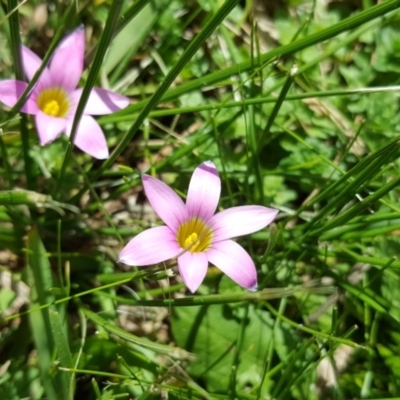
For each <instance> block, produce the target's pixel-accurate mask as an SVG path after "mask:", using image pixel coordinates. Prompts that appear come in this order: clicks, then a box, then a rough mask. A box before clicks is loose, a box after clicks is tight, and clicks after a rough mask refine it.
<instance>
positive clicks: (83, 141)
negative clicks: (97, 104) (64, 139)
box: [67, 115, 109, 160]
mask: <svg viewBox="0 0 400 400" xmlns="http://www.w3.org/2000/svg"><path fill="white" fill-rule="evenodd" d="M71 129H72V119H71V120H70V121H69V123H68V129H67V135H68V136H70V134H71ZM74 144H75V146H77V147H79V148H80V149H81V150H82V151H84V152H85V153H87V154H89V155H91V156H92V157H94V158H97V159H99V160H104V159H105V158H107V157H108V155H109V153H108V147H107V142H106V138H105V136H104V133H103V131H102V130H101V128H100V125H99V124H98V123H97V122H96V121H95V120H94V118H92V117H91V116H89V115H83V116H82V118H81V120H80V122H79V125H78V130H77V132H76V136H75V139H74Z"/></svg>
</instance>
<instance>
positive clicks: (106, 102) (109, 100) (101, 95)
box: [73, 88, 130, 115]
mask: <svg viewBox="0 0 400 400" xmlns="http://www.w3.org/2000/svg"><path fill="white" fill-rule="evenodd" d="M82 90H83V89H76V90H75V91H74V93H73V97H74V99H77V101H76V100H75V101H76V103H77V104H78V101H79V99H80V97H81V95H82ZM129 103H130V100H129V99H128V98H127V97H125V96H122V95H120V94H118V93H114V92H111V91H110V90H106V89H101V88H93V89H92V91H91V92H90V96H89V99H88V101H87V103H86V107H85V111H84V113H85V114H89V115H103V114H111V113H113V112H115V111H118V110H121V109H122V108H125V107H127V106H129Z"/></svg>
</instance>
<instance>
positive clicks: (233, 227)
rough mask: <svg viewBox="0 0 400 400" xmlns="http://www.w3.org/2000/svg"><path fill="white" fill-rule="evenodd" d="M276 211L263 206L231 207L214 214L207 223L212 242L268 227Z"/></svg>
mask: <svg viewBox="0 0 400 400" xmlns="http://www.w3.org/2000/svg"><path fill="white" fill-rule="evenodd" d="M277 214H278V210H275V209H273V208H267V207H263V206H241V207H232V208H228V209H227V210H224V211H221V212H219V213H217V214H215V215H214V216H213V217H212V218H211V219H210V221H209V222H208V224H209V226H210V227H211V229H212V230H213V231H214V242H215V241H220V240H225V239H230V238H234V237H238V236H242V235H248V234H249V233H253V232H256V231H259V230H260V229H263V228H265V227H266V226H267V225H269V224H270V223H271V222H272V221H273V220H274V219H275V217H276V215H277Z"/></svg>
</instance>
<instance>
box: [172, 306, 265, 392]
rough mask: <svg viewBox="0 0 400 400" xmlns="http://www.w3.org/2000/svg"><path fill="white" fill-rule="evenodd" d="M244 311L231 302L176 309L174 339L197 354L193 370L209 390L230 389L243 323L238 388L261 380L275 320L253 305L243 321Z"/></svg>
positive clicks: (173, 327)
mask: <svg viewBox="0 0 400 400" xmlns="http://www.w3.org/2000/svg"><path fill="white" fill-rule="evenodd" d="M242 311H243V309H242V308H233V307H230V306H229V305H212V306H202V307H190V308H189V307H187V308H174V317H173V319H172V332H173V334H174V338H175V340H176V341H177V343H178V345H180V346H183V347H185V348H186V349H187V350H188V351H191V352H194V353H195V355H196V361H195V362H193V363H192V364H191V365H190V367H189V371H190V372H191V373H193V375H195V376H196V377H197V378H201V379H204V380H205V381H206V382H207V388H208V390H213V391H218V392H221V391H224V390H227V389H228V388H229V384H230V375H231V372H232V367H233V362H234V354H235V346H237V341H238V337H239V336H238V335H239V332H240V329H241V324H242V323H244V324H245V330H244V337H243V341H242V347H241V351H240V356H239V365H238V366H237V374H236V377H237V384H238V388H241V389H243V388H244V387H245V386H246V384H251V385H252V386H253V385H257V384H260V383H261V379H262V372H263V366H264V362H265V357H266V354H267V350H268V346H269V341H270V340H271V335H272V327H273V320H272V318H271V316H270V314H269V313H268V312H267V311H262V310H258V309H255V308H254V307H253V306H250V308H249V313H248V315H247V319H246V320H243V318H244V316H243V313H242Z"/></svg>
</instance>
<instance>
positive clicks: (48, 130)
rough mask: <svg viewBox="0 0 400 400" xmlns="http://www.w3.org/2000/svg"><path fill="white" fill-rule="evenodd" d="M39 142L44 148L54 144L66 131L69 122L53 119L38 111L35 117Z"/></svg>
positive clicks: (62, 119)
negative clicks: (46, 145) (51, 143)
mask: <svg viewBox="0 0 400 400" xmlns="http://www.w3.org/2000/svg"><path fill="white" fill-rule="evenodd" d="M35 121H36V128H37V131H38V135H39V141H40V144H41V145H42V146H44V145H45V144H48V143H50V142H52V141H53V140H54V139H55V138H57V137H58V136H60V135H61V133H62V132H63V131H65V129H66V125H67V120H66V119H64V118H56V117H51V116H49V115H47V114H45V113H43V112H42V111H40V110H39V111H38V113H37V114H36V117H35Z"/></svg>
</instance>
